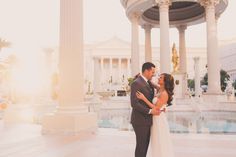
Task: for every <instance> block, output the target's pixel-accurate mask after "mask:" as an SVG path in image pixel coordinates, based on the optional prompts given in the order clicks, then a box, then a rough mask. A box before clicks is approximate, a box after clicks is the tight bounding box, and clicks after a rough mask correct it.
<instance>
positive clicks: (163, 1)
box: [156, 0, 171, 7]
mask: <svg viewBox="0 0 236 157" xmlns="http://www.w3.org/2000/svg"><path fill="white" fill-rule="evenodd" d="M156 3H157V4H158V6H159V7H162V6H163V7H164V6H168V7H169V6H170V5H171V1H170V0H156Z"/></svg>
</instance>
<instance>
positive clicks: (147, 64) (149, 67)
mask: <svg viewBox="0 0 236 157" xmlns="http://www.w3.org/2000/svg"><path fill="white" fill-rule="evenodd" d="M152 67H153V68H155V67H156V66H155V65H154V64H153V63H151V62H146V63H143V66H142V73H143V72H144V71H145V70H150V69H152Z"/></svg>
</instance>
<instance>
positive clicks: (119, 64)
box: [118, 58, 122, 82]
mask: <svg viewBox="0 0 236 157" xmlns="http://www.w3.org/2000/svg"><path fill="white" fill-rule="evenodd" d="M121 70H122V69H121V58H118V74H119V76H118V79H119V80H118V82H122V80H121V78H122V74H121Z"/></svg>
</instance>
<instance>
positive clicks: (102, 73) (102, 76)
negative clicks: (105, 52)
mask: <svg viewBox="0 0 236 157" xmlns="http://www.w3.org/2000/svg"><path fill="white" fill-rule="evenodd" d="M100 69H101V74H100V79H101V82H103V81H104V58H102V57H101V58H100Z"/></svg>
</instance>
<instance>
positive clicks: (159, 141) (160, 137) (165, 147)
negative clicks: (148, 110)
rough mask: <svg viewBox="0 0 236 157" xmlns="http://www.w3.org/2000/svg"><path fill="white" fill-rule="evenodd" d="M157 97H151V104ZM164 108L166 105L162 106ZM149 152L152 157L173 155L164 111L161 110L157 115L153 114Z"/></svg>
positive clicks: (171, 156)
mask: <svg viewBox="0 0 236 157" xmlns="http://www.w3.org/2000/svg"><path fill="white" fill-rule="evenodd" d="M157 97H158V96H157ZM157 97H155V98H154V99H153V104H156V102H157V100H158V98H157ZM164 108H166V105H164V106H163V107H162V109H164ZM151 154H152V155H151V156H152V157H174V152H173V148H172V140H171V135H170V129H169V125H168V121H167V118H166V113H165V112H161V114H160V115H159V116H153V124H152V127H151Z"/></svg>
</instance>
